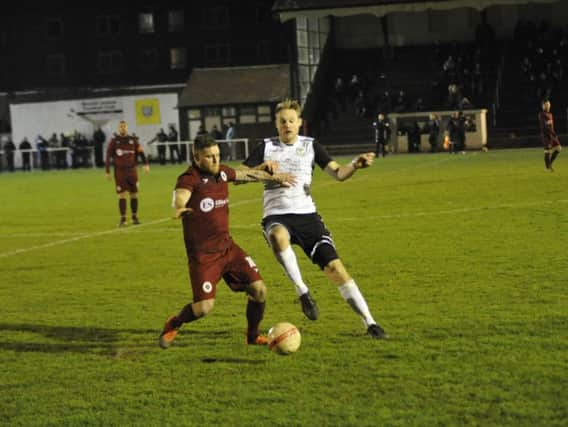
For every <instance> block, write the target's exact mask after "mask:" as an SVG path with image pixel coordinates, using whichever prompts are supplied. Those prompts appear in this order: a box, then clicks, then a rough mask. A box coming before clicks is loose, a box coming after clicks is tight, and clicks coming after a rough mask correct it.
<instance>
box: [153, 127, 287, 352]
mask: <svg viewBox="0 0 568 427" xmlns="http://www.w3.org/2000/svg"><path fill="white" fill-rule="evenodd" d="M193 157H194V159H193V163H192V165H191V166H190V167H189V168H188V169H187V170H186V171H185V172H184V173H183V174H182V175H180V176H179V177H178V180H177V183H176V187H175V193H174V208H175V217H176V218H180V219H181V220H182V223H183V237H184V241H185V249H186V252H187V258H188V264H189V275H190V279H191V287H192V290H193V302H192V303H189V304H187V305H186V306H185V307H183V308H182V310H181V311H180V312H179V314H178V315H177V316H172V317H170V318H169V319H168V321H167V322H166V325H165V326H164V330H163V331H162V333H161V335H160V347H162V348H164V349H165V348H168V347H169V346H170V345H171V343H172V342H173V340H174V338H175V337H176V335H177V332H178V330H179V328H180V326H181V325H182V324H183V323H188V322H192V321H194V320H197V319H199V318H201V317H203V316H205V315H206V314H208V313H209V312H210V311H211V310H212V309H213V306H214V304H215V293H216V290H217V283H218V282H219V281H220V280H221V278H223V279H224V280H225V282H226V283H227V285H228V286H229V287H230V288H231V290H233V291H244V292H246V293H247V294H248V302H247V308H246V317H247V322H248V328H247V332H246V337H247V343H248V344H253V345H264V344H266V343H267V339H266V337H265V336H264V335H260V332H259V324H260V322H261V320H262V318H263V316H264V306H265V297H266V286H265V285H264V282H263V281H262V278H261V276H260V274H259V273H258V268H257V267H256V265H255V263H254V261H253V260H252V258H251V257H250V256H248V255H247V254H246V253H245V252H244V251H243V250H242V249H241V248H240V247H239V246H238V245H237V244H236V243H235V242H234V241H233V239H232V238H231V236H230V234H229V198H228V195H229V185H228V183H229V182H254V181H270V182H273V183H278V184H280V185H283V186H290V185H293V184H294V183H295V179H294V177H293V176H292V175H290V174H288V173H274V174H272V175H271V174H269V173H268V172H265V171H260V170H235V169H232V168H230V167H228V166H225V165H220V164H219V161H220V151H219V145H218V144H217V142H215V139H213V137H212V136H210V135H209V134H204V135H200V136H198V137H197V138H196V140H195V143H194V147H193Z"/></svg>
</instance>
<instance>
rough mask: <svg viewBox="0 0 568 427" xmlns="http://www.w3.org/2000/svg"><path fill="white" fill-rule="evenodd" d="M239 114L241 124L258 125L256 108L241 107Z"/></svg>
mask: <svg viewBox="0 0 568 427" xmlns="http://www.w3.org/2000/svg"><path fill="white" fill-rule="evenodd" d="M239 113H240V114H239V123H256V107H241V108H239Z"/></svg>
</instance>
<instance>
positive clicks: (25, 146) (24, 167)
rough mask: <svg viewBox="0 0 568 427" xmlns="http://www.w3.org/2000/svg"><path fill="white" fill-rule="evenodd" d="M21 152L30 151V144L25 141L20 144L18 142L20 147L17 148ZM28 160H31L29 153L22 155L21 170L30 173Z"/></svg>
mask: <svg viewBox="0 0 568 427" xmlns="http://www.w3.org/2000/svg"><path fill="white" fill-rule="evenodd" d="M18 148H19V149H20V150H21V151H23V150H31V149H32V144H30V142H29V141H28V140H27V139H25V140H23V141H22V142H20V146H19V147H18ZM30 158H31V152H29V151H25V152H23V153H22V170H24V171H31V170H32V168H31V164H30Z"/></svg>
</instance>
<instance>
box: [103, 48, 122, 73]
mask: <svg viewBox="0 0 568 427" xmlns="http://www.w3.org/2000/svg"><path fill="white" fill-rule="evenodd" d="M123 67H124V56H123V54H122V52H120V51H118V50H110V51H104V52H99V56H98V61H97V70H98V72H99V73H101V74H112V73H119V72H121V71H122V70H123Z"/></svg>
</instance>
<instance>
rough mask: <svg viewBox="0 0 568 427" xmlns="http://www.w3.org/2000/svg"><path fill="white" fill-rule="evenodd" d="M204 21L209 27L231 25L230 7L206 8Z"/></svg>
mask: <svg viewBox="0 0 568 427" xmlns="http://www.w3.org/2000/svg"><path fill="white" fill-rule="evenodd" d="M203 23H204V25H205V26H208V27H226V26H227V25H229V9H228V8H227V7H226V6H218V7H209V8H206V9H204V10H203Z"/></svg>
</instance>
